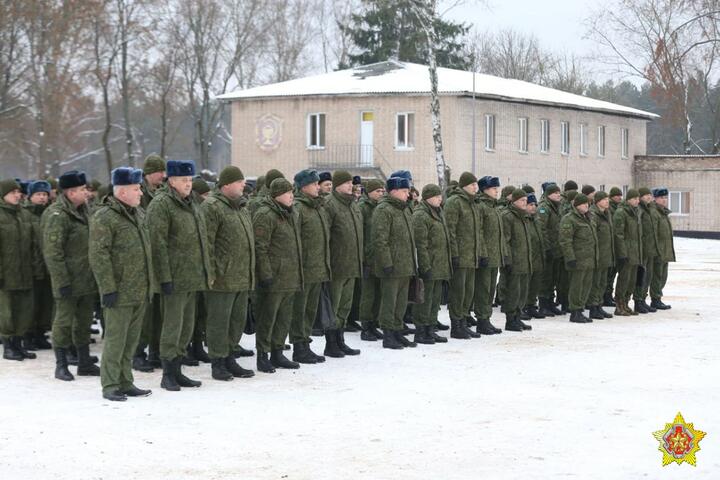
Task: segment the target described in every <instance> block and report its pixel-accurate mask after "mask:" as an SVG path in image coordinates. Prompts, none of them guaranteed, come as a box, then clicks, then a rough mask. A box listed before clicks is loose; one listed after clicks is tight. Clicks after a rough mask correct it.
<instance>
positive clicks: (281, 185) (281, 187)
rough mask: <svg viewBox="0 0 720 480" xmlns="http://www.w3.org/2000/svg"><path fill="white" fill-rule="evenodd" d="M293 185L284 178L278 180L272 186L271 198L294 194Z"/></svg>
mask: <svg viewBox="0 0 720 480" xmlns="http://www.w3.org/2000/svg"><path fill="white" fill-rule="evenodd" d="M292 189H293V186H292V183H290V182H288V181H287V180H286V179H285V178H284V177H280V178H276V179H275V180H273V181H272V183H271V184H270V196H271V197H272V198H275V197H279V196H280V195H282V194H284V193H287V192H292Z"/></svg>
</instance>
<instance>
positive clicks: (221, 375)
mask: <svg viewBox="0 0 720 480" xmlns="http://www.w3.org/2000/svg"><path fill="white" fill-rule="evenodd" d="M210 365H212V366H211V372H212V378H214V379H215V380H222V381H224V382H227V381H229V380H232V379H233V374H232V373H230V372H228V370H227V368H226V367H225V359H224V358H213V359H211V360H210Z"/></svg>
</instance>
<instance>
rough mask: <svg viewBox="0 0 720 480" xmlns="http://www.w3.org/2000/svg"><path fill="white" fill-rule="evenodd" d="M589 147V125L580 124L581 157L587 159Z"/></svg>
mask: <svg viewBox="0 0 720 480" xmlns="http://www.w3.org/2000/svg"><path fill="white" fill-rule="evenodd" d="M587 147H588V125H587V123H581V124H580V156H581V157H587Z"/></svg>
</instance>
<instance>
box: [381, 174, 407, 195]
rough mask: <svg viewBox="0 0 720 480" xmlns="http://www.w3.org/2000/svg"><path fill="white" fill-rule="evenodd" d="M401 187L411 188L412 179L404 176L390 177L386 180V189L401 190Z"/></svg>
mask: <svg viewBox="0 0 720 480" xmlns="http://www.w3.org/2000/svg"><path fill="white" fill-rule="evenodd" d="M401 188H408V189H409V188H410V180H408V179H407V178H402V177H390V178H388V180H387V182H385V189H386V190H387V191H388V192H390V191H392V190H399V189H401Z"/></svg>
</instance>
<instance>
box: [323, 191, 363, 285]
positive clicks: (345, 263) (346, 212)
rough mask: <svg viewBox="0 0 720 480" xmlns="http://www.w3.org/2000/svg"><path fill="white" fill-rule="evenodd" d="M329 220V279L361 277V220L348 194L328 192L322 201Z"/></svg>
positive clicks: (353, 201)
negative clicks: (330, 276) (330, 274)
mask: <svg viewBox="0 0 720 480" xmlns="http://www.w3.org/2000/svg"><path fill="white" fill-rule="evenodd" d="M325 210H326V211H327V213H328V220H329V221H330V265H331V266H332V278H333V280H343V279H347V278H359V277H361V276H362V261H363V219H362V213H360V207H358V204H357V202H356V201H355V199H354V197H353V196H352V195H342V194H340V193H338V192H332V193H331V194H330V195H328V197H327V199H326V200H325Z"/></svg>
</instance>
